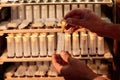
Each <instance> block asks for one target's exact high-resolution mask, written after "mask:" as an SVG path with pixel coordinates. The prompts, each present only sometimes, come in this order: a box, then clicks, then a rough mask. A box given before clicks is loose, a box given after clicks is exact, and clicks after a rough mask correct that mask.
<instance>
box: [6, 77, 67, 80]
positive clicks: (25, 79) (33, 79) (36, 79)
mask: <svg viewBox="0 0 120 80" xmlns="http://www.w3.org/2000/svg"><path fill="white" fill-rule="evenodd" d="M5 80H65V79H64V78H63V77H30V78H29V77H23V78H12V77H10V78H5Z"/></svg>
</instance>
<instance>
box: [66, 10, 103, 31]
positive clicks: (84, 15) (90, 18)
mask: <svg viewBox="0 0 120 80" xmlns="http://www.w3.org/2000/svg"><path fill="white" fill-rule="evenodd" d="M64 20H65V21H66V23H67V24H68V25H67V26H66V29H70V31H71V32H74V31H75V30H77V29H79V28H80V26H82V27H84V28H87V29H89V30H91V31H94V29H95V27H97V28H98V29H99V27H102V26H103V25H104V24H105V21H103V20H101V18H100V17H98V16H97V15H96V14H95V13H94V12H92V11H90V10H89V9H75V10H72V11H70V12H69V13H68V14H66V16H65V17H64Z"/></svg>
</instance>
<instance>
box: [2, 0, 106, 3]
mask: <svg viewBox="0 0 120 80" xmlns="http://www.w3.org/2000/svg"><path fill="white" fill-rule="evenodd" d="M73 1H74V0H50V2H53V3H54V2H73ZM75 1H76V2H91V1H98V2H99V1H104V0H75ZM0 2H1V3H7V2H12V3H15V2H20V3H24V2H27V3H31V2H36V3H39V2H44V3H46V2H49V0H43V1H42V0H1V1H0Z"/></svg>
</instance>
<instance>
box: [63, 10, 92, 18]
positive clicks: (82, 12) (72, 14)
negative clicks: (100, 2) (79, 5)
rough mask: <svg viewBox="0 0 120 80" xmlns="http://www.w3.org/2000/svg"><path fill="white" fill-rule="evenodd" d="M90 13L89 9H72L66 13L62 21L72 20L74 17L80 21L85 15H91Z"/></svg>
mask: <svg viewBox="0 0 120 80" xmlns="http://www.w3.org/2000/svg"><path fill="white" fill-rule="evenodd" d="M91 12H92V11H91V10H90V9H74V10H71V11H70V12H68V13H67V14H66V15H65V17H64V19H67V18H73V17H75V16H79V18H80V19H82V18H83V17H84V16H85V15H86V14H88V13H91Z"/></svg>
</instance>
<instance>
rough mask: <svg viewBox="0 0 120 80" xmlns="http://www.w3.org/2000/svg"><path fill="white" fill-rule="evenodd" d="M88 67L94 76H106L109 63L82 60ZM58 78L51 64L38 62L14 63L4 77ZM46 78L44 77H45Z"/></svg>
mask: <svg viewBox="0 0 120 80" xmlns="http://www.w3.org/2000/svg"><path fill="white" fill-rule="evenodd" d="M82 61H83V62H84V63H85V64H87V65H88V67H89V68H90V69H91V70H93V71H94V72H95V73H96V74H100V75H108V74H109V66H110V63H109V62H105V61H102V60H82ZM46 74H47V76H54V77H57V76H59V75H58V73H57V71H56V70H55V68H54V67H53V66H52V64H51V62H48V61H40V62H22V63H14V64H12V65H11V66H10V67H9V68H8V69H6V72H5V76H6V77H12V76H15V77H24V76H28V77H29V76H31V77H34V76H37V77H38V76H39V77H42V76H45V75H46ZM47 76H46V77H47Z"/></svg>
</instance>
